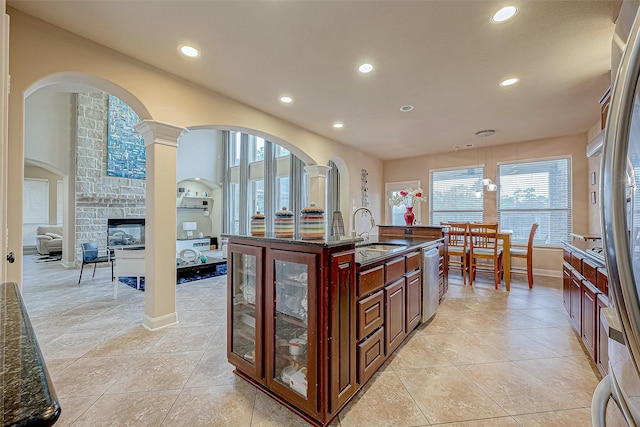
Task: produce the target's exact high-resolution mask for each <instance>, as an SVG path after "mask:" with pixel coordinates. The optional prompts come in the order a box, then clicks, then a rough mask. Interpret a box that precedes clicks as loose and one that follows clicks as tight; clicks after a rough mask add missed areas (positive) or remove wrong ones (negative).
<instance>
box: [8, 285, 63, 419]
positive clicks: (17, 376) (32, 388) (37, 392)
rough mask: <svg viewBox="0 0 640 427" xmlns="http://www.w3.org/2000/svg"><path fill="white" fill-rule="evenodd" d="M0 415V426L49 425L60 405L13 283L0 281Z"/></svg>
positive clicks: (56, 414) (55, 416)
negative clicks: (0, 282) (0, 422)
mask: <svg viewBox="0 0 640 427" xmlns="http://www.w3.org/2000/svg"><path fill="white" fill-rule="evenodd" d="M0 363H1V367H0V419H1V420H2V423H3V424H2V425H3V426H50V425H52V424H54V423H55V422H56V421H57V420H58V417H59V416H60V405H59V403H58V399H57V397H56V393H55V390H54V388H53V383H52V382H51V379H50V378H49V374H48V372H47V368H46V366H45V363H44V358H43V357H42V353H41V352H40V347H39V346H38V342H37V340H36V336H35V334H34V332H33V329H32V327H31V322H30V321H29V316H28V315H27V311H26V309H25V307H24V304H23V302H22V298H21V297H20V293H19V291H18V286H17V285H16V284H15V283H2V284H0Z"/></svg>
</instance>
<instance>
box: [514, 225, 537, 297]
mask: <svg viewBox="0 0 640 427" xmlns="http://www.w3.org/2000/svg"><path fill="white" fill-rule="evenodd" d="M537 230H538V223H533V225H532V226H531V231H530V232H529V240H528V241H527V248H526V249H520V248H511V258H524V259H526V260H527V280H528V281H529V289H531V288H533V237H534V236H535V235H536V231H537ZM511 265H513V263H511ZM512 271H513V269H512Z"/></svg>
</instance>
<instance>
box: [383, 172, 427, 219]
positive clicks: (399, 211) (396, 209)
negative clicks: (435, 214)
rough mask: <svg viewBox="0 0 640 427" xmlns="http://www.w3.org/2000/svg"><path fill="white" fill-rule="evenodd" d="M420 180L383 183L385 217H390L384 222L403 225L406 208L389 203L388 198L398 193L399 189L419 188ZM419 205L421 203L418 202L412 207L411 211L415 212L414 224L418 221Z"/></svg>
mask: <svg viewBox="0 0 640 427" xmlns="http://www.w3.org/2000/svg"><path fill="white" fill-rule="evenodd" d="M420 186H421V184H420V181H399V182H388V183H386V184H385V185H384V190H385V191H384V193H385V196H386V198H385V200H384V201H385V205H386V206H387V209H386V211H385V212H386V213H385V215H386V218H390V220H388V221H387V222H386V223H387V224H391V225H405V222H404V213H405V212H406V211H407V209H406V208H405V207H404V206H391V205H389V199H391V198H392V197H393V196H395V195H396V194H398V193H399V192H400V191H401V190H404V189H407V188H420ZM420 205H422V203H418V204H416V205H415V206H414V207H413V213H414V214H415V221H416V224H418V223H420V215H421V211H420Z"/></svg>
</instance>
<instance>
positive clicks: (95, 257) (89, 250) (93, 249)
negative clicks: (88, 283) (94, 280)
mask: <svg viewBox="0 0 640 427" xmlns="http://www.w3.org/2000/svg"><path fill="white" fill-rule="evenodd" d="M103 262H110V263H111V280H113V258H111V256H110V255H104V256H100V255H99V251H98V244H97V243H96V242H88V243H83V244H82V265H81V266H80V277H79V278H78V285H79V284H80V281H81V280H82V271H83V270H84V266H85V264H93V276H91V277H96V267H97V266H98V264H100V263H103Z"/></svg>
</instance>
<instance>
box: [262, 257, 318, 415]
mask: <svg viewBox="0 0 640 427" xmlns="http://www.w3.org/2000/svg"><path fill="white" fill-rule="evenodd" d="M268 265H269V269H268V276H267V287H268V289H267V290H266V292H267V295H266V301H269V304H270V306H269V310H270V311H272V315H269V314H270V313H267V318H268V319H269V320H271V319H273V323H272V324H271V325H270V326H269V327H268V328H267V329H268V340H269V349H268V350H267V351H268V352H269V354H270V355H272V359H271V360H270V361H269V366H268V367H267V379H268V381H269V382H270V383H271V385H272V387H273V388H275V389H277V390H279V392H280V393H281V394H284V395H286V396H287V397H288V398H289V399H292V400H294V401H298V405H300V406H303V407H304V406H307V407H309V408H313V407H315V401H316V348H317V347H316V342H315V340H316V335H315V331H316V329H315V328H316V326H315V325H316V321H317V319H316V317H315V311H314V310H313V304H312V301H315V291H316V280H317V277H316V275H317V271H316V255H315V254H309V253H299V252H288V251H278V250H274V251H272V252H271V253H270V254H269V261H268Z"/></svg>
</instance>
